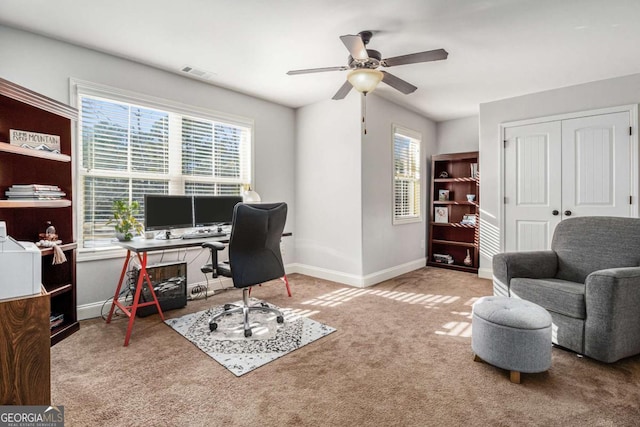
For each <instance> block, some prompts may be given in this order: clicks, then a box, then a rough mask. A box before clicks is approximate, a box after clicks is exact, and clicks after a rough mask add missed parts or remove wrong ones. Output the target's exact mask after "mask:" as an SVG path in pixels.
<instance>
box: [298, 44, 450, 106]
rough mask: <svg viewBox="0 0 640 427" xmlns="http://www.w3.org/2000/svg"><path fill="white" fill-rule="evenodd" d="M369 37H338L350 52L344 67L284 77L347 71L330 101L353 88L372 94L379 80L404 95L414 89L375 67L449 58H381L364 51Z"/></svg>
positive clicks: (434, 54) (433, 53)
mask: <svg viewBox="0 0 640 427" xmlns="http://www.w3.org/2000/svg"><path fill="white" fill-rule="evenodd" d="M372 36H373V33H372V32H371V31H361V32H360V33H358V34H356V35H351V34H347V35H344V36H340V40H342V43H344V45H345V46H346V47H347V49H348V50H349V53H350V55H349V58H348V60H347V65H344V66H337V67H324V68H309V69H305V70H291V71H289V72H287V74H288V75H290V76H292V75H296V74H309V73H321V72H324V71H346V70H351V72H350V73H349V74H348V75H347V81H346V82H345V83H344V84H343V85H342V87H341V88H340V89H338V92H336V94H335V95H333V99H343V98H344V97H345V96H347V94H348V93H349V91H350V90H351V88H352V87H355V88H356V90H358V91H359V92H362V93H363V94H365V95H366V94H367V93H369V92H371V91H373V90H374V89H375V88H376V86H377V85H378V83H380V81H383V82H384V83H386V84H388V85H389V86H391V87H392V88H394V89H397V90H399V91H400V92H402V93H404V94H405V95H407V94H410V93H412V92H414V91H415V90H416V89H418V88H417V87H416V86H414V85H412V84H411V83H409V82H406V81H404V80H402V79H401V78H399V77H396V76H394V75H393V74H391V73H388V72H386V71H381V70H378V69H377V68H378V67H380V66H382V67H395V66H396V65H405V64H415V63H418V62H430V61H440V60H443V59H447V56H448V55H449V54H448V53H447V51H446V50H444V49H436V50H429V51H426V52H417V53H411V54H408V55H402V56H394V57H392V58H386V59H382V55H381V54H380V52H378V51H377V50H373V49H367V48H366V45H367V44H369V41H370V40H371V37H372Z"/></svg>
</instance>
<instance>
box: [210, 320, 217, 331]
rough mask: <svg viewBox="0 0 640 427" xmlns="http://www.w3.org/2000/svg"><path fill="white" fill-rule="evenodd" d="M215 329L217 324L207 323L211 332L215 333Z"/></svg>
mask: <svg viewBox="0 0 640 427" xmlns="http://www.w3.org/2000/svg"><path fill="white" fill-rule="evenodd" d="M216 329H218V324H217V323H215V322H214V323H209V330H210V331H211V332H213V331H215V330H216Z"/></svg>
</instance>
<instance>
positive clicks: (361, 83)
mask: <svg viewBox="0 0 640 427" xmlns="http://www.w3.org/2000/svg"><path fill="white" fill-rule="evenodd" d="M383 77H384V75H383V74H382V71H378V70H373V69H371V68H357V69H355V70H353V71H351V72H350V73H349V75H348V76H347V80H349V83H351V86H353V87H354V88H355V89H356V90H357V91H358V92H361V93H364V94H365V95H366V94H367V93H370V92H373V90H374V89H375V88H376V86H378V83H380V82H381V81H382V78H383Z"/></svg>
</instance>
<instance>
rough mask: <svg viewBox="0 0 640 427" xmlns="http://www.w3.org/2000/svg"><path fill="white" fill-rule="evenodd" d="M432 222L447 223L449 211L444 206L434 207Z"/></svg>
mask: <svg viewBox="0 0 640 427" xmlns="http://www.w3.org/2000/svg"><path fill="white" fill-rule="evenodd" d="M433 222H444V223H446V222H449V209H448V208H447V207H446V206H436V207H435V212H434V215H433Z"/></svg>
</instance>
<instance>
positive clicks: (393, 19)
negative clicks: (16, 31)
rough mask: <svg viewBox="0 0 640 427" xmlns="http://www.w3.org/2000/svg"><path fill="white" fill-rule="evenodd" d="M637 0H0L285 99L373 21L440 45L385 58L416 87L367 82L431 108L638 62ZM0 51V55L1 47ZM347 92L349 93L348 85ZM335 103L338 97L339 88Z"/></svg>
mask: <svg viewBox="0 0 640 427" xmlns="http://www.w3.org/2000/svg"><path fill="white" fill-rule="evenodd" d="M639 18H640V1H639V0H606V1H605V0H395V1H394V0H386V1H382V0H313V1H310V0H180V1H176V0H172V1H167V0H110V1H102V2H96V1H74V0H56V1H51V0H28V1H25V0H2V1H0V23H2V24H5V25H8V26H12V27H16V28H20V29H25V30H29V31H32V32H34V33H38V34H43V35H46V36H49V37H52V38H56V39H60V40H64V41H68V42H70V43H74V44H78V45H81V46H86V47H90V48H93V49H96V50H99V51H103V52H107V53H111V54H113V55H117V56H121V57H124V58H128V59H132V60H135V61H138V62H141V63H144V64H148V65H151V66H154V67H158V68H161V69H164V70H168V71H172V72H176V73H179V74H183V75H184V73H181V71H180V70H181V69H182V68H183V67H184V66H191V67H194V68H196V69H199V70H203V71H207V72H210V73H211V74H212V76H211V78H210V79H208V80H207V81H208V82H210V83H211V84H214V85H218V86H222V87H226V88H230V89H233V90H236V91H240V92H243V93H247V94H251V95H254V96H257V97H260V98H263V99H267V100H270V101H274V102H277V103H279V104H283V105H286V106H289V107H300V106H303V105H307V104H311V103H314V102H317V101H320V100H325V99H330V98H331V97H332V96H333V94H334V93H335V92H336V91H337V90H338V88H340V86H341V85H342V84H343V82H344V80H345V78H346V73H347V72H345V71H334V72H327V73H317V74H306V75H297V76H288V75H287V74H286V72H287V71H288V70H292V69H301V68H316V67H328V66H339V65H346V61H347V56H348V52H347V50H346V48H345V47H344V45H343V44H342V42H341V41H340V39H339V36H340V35H344V34H357V33H358V32H359V31H362V30H372V31H373V32H374V36H373V39H372V40H371V42H370V43H369V45H368V48H370V49H376V50H378V51H380V52H381V53H382V57H383V58H387V57H393V56H399V55H404V54H408V53H414V52H420V51H426V50H432V49H438V48H444V49H446V50H447V51H448V52H449V58H448V59H447V60H446V61H438V62H430V63H422V64H412V65H402V66H397V67H392V68H387V69H386V71H389V72H392V73H393V74H395V75H396V76H398V77H400V78H402V79H404V80H407V81H408V82H410V83H412V84H414V85H416V86H418V90H417V91H416V92H414V93H413V94H410V95H403V94H401V93H399V92H397V91H395V90H394V89H392V88H390V87H389V86H386V85H385V84H381V85H380V86H379V87H378V89H376V93H377V94H379V95H380V96H383V97H384V98H387V99H389V100H392V101H393V102H396V103H398V104H401V105H405V106H407V107H409V108H411V109H413V110H415V111H417V112H419V113H421V114H423V115H425V116H427V117H430V118H432V119H434V120H437V121H441V120H448V119H453V118H459V117H467V116H472V115H476V114H478V105H479V104H480V103H484V102H490V101H495V100H498V99H504V98H510V97H513V96H518V95H523V94H527V93H533V92H539V91H543V90H547V89H554V88H558V87H563V86H570V85H574V84H578V83H585V82H590V81H594V80H601V79H606V78H611V77H617V76H623V75H628V74H633V73H638V72H640V54H639V52H638V46H640V22H639ZM0 60H1V59H0ZM350 96H353V94H351V95H350ZM334 102H340V101H334Z"/></svg>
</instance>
